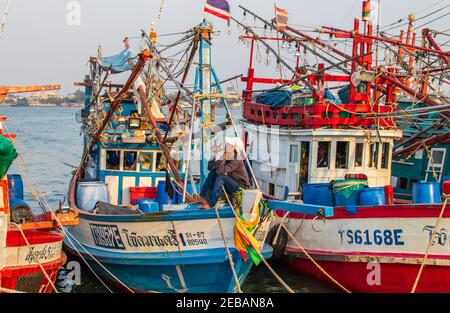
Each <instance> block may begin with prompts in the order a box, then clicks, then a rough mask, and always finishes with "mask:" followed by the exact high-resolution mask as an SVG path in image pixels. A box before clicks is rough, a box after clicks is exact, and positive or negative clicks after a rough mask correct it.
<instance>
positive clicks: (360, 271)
mask: <svg viewBox="0 0 450 313" xmlns="http://www.w3.org/2000/svg"><path fill="white" fill-rule="evenodd" d="M441 208H442V205H390V206H378V207H358V208H357V209H353V210H352V211H347V210H346V209H345V208H335V209H334V215H333V217H329V218H326V219H323V220H322V219H317V218H316V219H314V218H311V217H304V215H303V214H298V213H291V214H290V215H289V218H287V219H286V221H285V222H286V226H287V228H288V229H289V231H290V232H291V233H292V234H294V237H295V239H296V241H297V243H296V242H295V241H294V240H292V239H291V238H290V240H288V243H287V246H286V250H285V254H286V259H285V260H286V262H287V264H288V265H289V266H290V267H291V268H293V269H295V270H297V271H299V272H301V273H305V274H309V275H312V276H315V277H317V278H319V279H321V280H324V281H326V282H329V283H333V282H332V281H331V280H330V278H328V277H326V276H325V275H324V273H323V272H322V271H321V270H320V269H319V268H318V267H317V266H316V265H315V264H313V262H312V261H311V260H310V259H309V258H308V257H307V256H306V254H305V253H304V252H303V251H302V249H301V248H300V247H299V245H298V243H300V244H301V245H302V247H303V248H304V249H305V251H307V252H308V254H309V255H310V256H311V257H312V258H313V259H314V260H316V261H317V262H318V263H319V265H320V266H321V267H322V268H323V269H324V270H325V271H326V272H327V273H328V274H330V275H331V276H332V277H333V278H334V279H335V280H336V281H338V282H339V283H340V284H341V285H343V286H344V287H345V288H347V289H349V290H350V291H354V292H411V290H412V288H413V285H414V282H415V281H416V277H417V276H418V273H419V268H420V265H421V264H422V263H424V264H425V266H424V270H423V272H422V275H421V276H420V279H419V280H418V284H417V288H416V290H415V291H416V292H450V236H449V234H450V231H449V230H450V212H448V210H446V211H445V213H444V215H443V218H442V219H441V220H440V221H439V223H438V227H437V229H436V231H435V232H434V228H435V225H436V221H437V216H439V213H440V210H441ZM281 214H282V213H281V212H279V215H281ZM433 232H434V237H433ZM430 241H431V246H430V250H429V254H428V256H427V259H426V260H425V253H426V251H427V247H428V245H429V244H430ZM334 285H335V286H337V285H336V284H334Z"/></svg>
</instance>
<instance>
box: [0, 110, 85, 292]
mask: <svg viewBox="0 0 450 313" xmlns="http://www.w3.org/2000/svg"><path fill="white" fill-rule="evenodd" d="M5 120H6V117H5V116H1V117H0V173H1V179H0V292H33V293H49V292H52V291H54V283H55V280H56V278H57V274H58V270H59V268H60V267H61V266H62V265H64V264H65V263H66V255H65V254H64V252H63V251H62V244H63V239H64V235H63V233H62V230H61V224H62V225H74V224H76V222H77V217H76V214H75V213H74V212H65V213H63V212H56V213H53V212H46V213H43V214H39V215H33V214H32V213H31V209H30V207H29V206H28V204H27V203H26V202H25V201H23V184H22V185H21V179H20V176H19V175H13V176H10V177H9V179H8V176H9V175H8V176H7V175H6V171H7V169H8V168H9V166H10V165H11V163H12V161H13V160H14V159H15V157H16V156H17V153H16V151H15V149H14V147H13V145H12V143H11V142H10V140H11V139H13V138H15V135H13V134H6V133H3V122H4V121H5ZM20 193H21V194H22V195H19V194H20ZM11 197H14V199H11Z"/></svg>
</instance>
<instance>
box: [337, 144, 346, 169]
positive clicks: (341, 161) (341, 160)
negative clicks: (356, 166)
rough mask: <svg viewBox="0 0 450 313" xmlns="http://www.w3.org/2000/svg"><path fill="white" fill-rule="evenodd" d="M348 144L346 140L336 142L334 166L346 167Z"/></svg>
mask: <svg viewBox="0 0 450 313" xmlns="http://www.w3.org/2000/svg"><path fill="white" fill-rule="evenodd" d="M348 146H349V142H347V141H338V142H336V168H347V167H348V166H347V159H348Z"/></svg>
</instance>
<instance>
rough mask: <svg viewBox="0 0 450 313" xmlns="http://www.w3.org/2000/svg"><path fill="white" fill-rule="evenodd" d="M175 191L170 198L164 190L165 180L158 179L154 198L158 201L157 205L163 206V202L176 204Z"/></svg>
mask: <svg viewBox="0 0 450 313" xmlns="http://www.w3.org/2000/svg"><path fill="white" fill-rule="evenodd" d="M176 199H177V193H176V192H175V191H174V194H173V197H172V198H170V197H169V195H168V194H167V192H166V182H165V181H159V182H158V186H156V199H155V201H156V202H158V203H159V207H160V208H161V210H162V208H163V206H164V204H176V202H177V201H176Z"/></svg>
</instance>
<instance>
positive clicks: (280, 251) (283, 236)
mask: <svg viewBox="0 0 450 313" xmlns="http://www.w3.org/2000/svg"><path fill="white" fill-rule="evenodd" d="M278 230H279V232H278ZM277 232H278V238H277V242H274V240H275V236H276V234H277ZM287 241H288V235H287V232H286V230H285V229H284V228H283V227H281V225H280V224H277V225H275V226H274V227H272V228H271V229H270V230H269V233H268V234H267V237H266V241H265V242H266V243H267V244H269V245H270V246H271V247H272V249H273V251H272V257H271V260H274V261H276V260H279V259H280V258H281V257H282V256H283V255H284V250H285V249H286V245H287Z"/></svg>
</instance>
